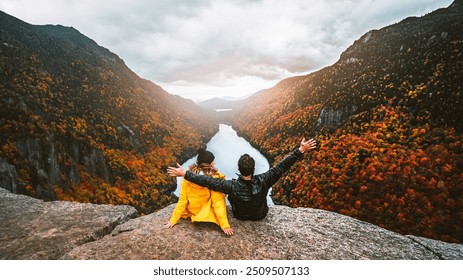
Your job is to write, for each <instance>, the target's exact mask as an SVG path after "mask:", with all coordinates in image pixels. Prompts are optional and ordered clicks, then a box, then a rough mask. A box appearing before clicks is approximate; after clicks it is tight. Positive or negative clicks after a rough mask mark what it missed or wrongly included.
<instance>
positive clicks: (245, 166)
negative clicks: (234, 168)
mask: <svg viewBox="0 0 463 280" xmlns="http://www.w3.org/2000/svg"><path fill="white" fill-rule="evenodd" d="M255 165H256V162H255V161H254V159H253V158H252V157H251V156H250V155H248V154H244V155H242V156H241V157H240V159H239V160H238V170H239V171H240V173H241V175H243V176H249V175H252V174H254V167H255Z"/></svg>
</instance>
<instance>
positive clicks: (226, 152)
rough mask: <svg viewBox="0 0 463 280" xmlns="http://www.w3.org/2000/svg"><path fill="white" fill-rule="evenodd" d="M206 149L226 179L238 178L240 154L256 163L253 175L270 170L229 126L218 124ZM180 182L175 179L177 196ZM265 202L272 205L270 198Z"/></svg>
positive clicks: (264, 160)
mask: <svg viewBox="0 0 463 280" xmlns="http://www.w3.org/2000/svg"><path fill="white" fill-rule="evenodd" d="M206 149H207V150H208V151H210V152H212V153H213V154H214V156H215V160H214V161H215V167H216V168H217V169H218V170H219V172H220V173H222V174H224V175H225V176H226V177H227V179H232V178H238V175H236V174H237V173H239V171H238V159H239V158H240V156H241V155H242V154H249V155H250V156H252V157H253V158H254V160H255V161H256V168H255V174H260V173H263V172H265V171H267V170H268V169H269V168H270V165H269V163H268V161H267V159H266V158H265V157H264V156H263V155H262V154H261V153H260V152H259V151H258V150H256V149H254V148H253V147H252V146H251V144H249V142H248V141H246V140H245V139H244V138H242V137H239V136H238V135H237V134H236V131H235V130H233V128H232V127H231V126H229V125H225V124H220V126H219V132H217V134H216V135H215V136H214V137H212V139H211V141H209V143H207V148H206ZM196 157H197V156H194V157H193V158H191V159H189V160H188V161H187V162H185V163H184V164H183V165H182V166H183V168H185V170H187V169H188V167H189V166H190V165H192V164H193V163H195V162H196ZM181 181H182V178H177V189H176V190H175V192H174V193H175V195H177V196H178V195H179V193H180V184H181ZM270 191H271V190H270ZM270 191H269V194H270ZM267 202H268V204H269V205H273V204H274V203H273V201H272V199H271V198H270V196H268V197H267Z"/></svg>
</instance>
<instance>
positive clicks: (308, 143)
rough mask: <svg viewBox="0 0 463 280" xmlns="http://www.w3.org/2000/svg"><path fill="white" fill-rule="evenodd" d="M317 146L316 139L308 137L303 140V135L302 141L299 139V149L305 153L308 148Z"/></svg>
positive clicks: (311, 148)
mask: <svg viewBox="0 0 463 280" xmlns="http://www.w3.org/2000/svg"><path fill="white" fill-rule="evenodd" d="M316 147H317V141H316V140H315V139H313V138H311V139H309V140H307V141H306V140H305V137H304V138H302V141H301V146H300V147H299V151H301V153H305V152H307V151H309V150H313V149H315V148H316Z"/></svg>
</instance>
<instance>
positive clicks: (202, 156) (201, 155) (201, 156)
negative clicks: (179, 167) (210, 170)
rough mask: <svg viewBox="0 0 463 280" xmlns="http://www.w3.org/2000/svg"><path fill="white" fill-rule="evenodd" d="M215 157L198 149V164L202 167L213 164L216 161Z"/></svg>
mask: <svg viewBox="0 0 463 280" xmlns="http://www.w3.org/2000/svg"><path fill="white" fill-rule="evenodd" d="M214 159H215V157H214V154H213V153H211V152H209V151H206V150H205V149H204V148H199V149H198V158H197V160H196V164H198V165H200V164H202V163H207V164H211V163H212V162H213V161H214Z"/></svg>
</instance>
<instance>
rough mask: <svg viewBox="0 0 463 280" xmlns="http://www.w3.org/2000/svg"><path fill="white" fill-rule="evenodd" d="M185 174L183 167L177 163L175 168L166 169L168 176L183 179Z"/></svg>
mask: <svg viewBox="0 0 463 280" xmlns="http://www.w3.org/2000/svg"><path fill="white" fill-rule="evenodd" d="M185 173H186V171H185V169H183V167H182V166H181V165H180V164H178V163H177V167H176V168H175V167H172V166H169V167H167V174H169V176H173V177H183V176H185Z"/></svg>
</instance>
